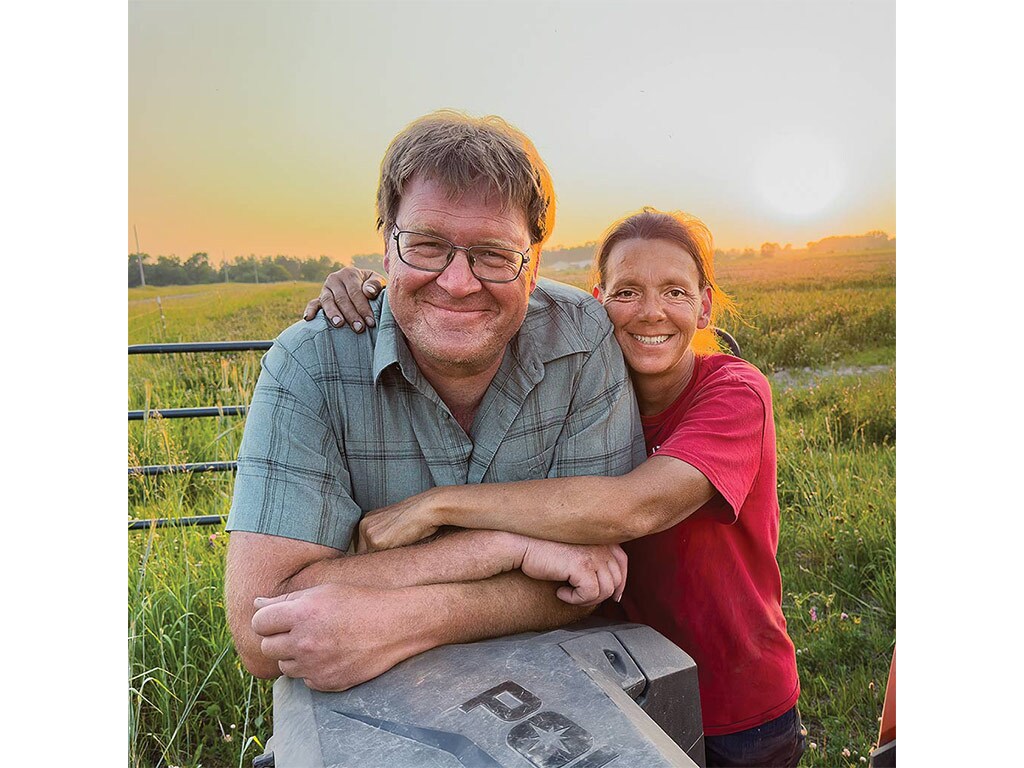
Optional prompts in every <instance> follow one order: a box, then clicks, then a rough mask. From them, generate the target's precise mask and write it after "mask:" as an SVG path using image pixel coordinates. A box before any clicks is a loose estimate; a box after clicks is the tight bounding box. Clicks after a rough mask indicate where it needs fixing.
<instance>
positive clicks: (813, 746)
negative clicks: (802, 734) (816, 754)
mask: <svg viewBox="0 0 1024 768" xmlns="http://www.w3.org/2000/svg"><path fill="white" fill-rule="evenodd" d="M807 746H809V747H810V748H811V749H817V748H818V745H817V744H815V743H814V742H813V741H812V742H811V743H810V744H808V745H807Z"/></svg>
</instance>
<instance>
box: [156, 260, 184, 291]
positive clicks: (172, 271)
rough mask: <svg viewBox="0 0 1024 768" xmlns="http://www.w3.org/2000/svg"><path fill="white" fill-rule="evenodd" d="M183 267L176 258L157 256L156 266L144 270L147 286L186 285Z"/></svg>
mask: <svg viewBox="0 0 1024 768" xmlns="http://www.w3.org/2000/svg"><path fill="white" fill-rule="evenodd" d="M187 283H188V280H187V278H186V275H185V267H183V266H182V264H181V261H180V260H179V259H178V257H177V256H157V257H156V264H153V265H152V266H150V267H149V268H148V269H147V270H146V284H147V285H186V284H187Z"/></svg>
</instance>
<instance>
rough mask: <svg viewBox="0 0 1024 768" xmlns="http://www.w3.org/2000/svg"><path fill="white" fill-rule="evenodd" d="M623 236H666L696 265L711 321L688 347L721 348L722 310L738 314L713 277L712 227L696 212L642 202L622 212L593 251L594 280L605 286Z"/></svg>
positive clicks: (666, 239) (630, 238) (701, 349)
mask: <svg viewBox="0 0 1024 768" xmlns="http://www.w3.org/2000/svg"><path fill="white" fill-rule="evenodd" d="M625 240H665V241H667V242H670V243H673V244H675V245H678V246H679V247H680V248H682V249H683V250H684V251H686V252H687V253H688V254H690V256H692V257H693V261H694V263H695V264H696V265H697V272H698V273H699V274H700V286H699V287H700V289H701V290H702V291H703V290H704V288H705V287H707V286H710V287H711V322H710V323H709V324H708V327H707V328H704V329H701V330H698V331H697V333H696V334H694V337H693V341H692V342H691V345H690V346H691V347H692V348H693V350H694V351H695V352H698V353H707V352H716V351H719V350H720V349H721V345H720V343H719V341H718V337H717V335H716V334H715V332H714V327H715V325H716V324H717V322H718V320H719V319H720V318H721V317H722V315H723V314H725V313H728V314H731V315H734V316H737V317H738V313H737V310H736V304H735V302H734V301H733V300H732V298H731V297H730V296H729V295H728V294H727V293H726V292H725V291H723V290H722V289H721V288H720V287H719V285H718V282H717V281H716V280H715V262H714V255H715V250H714V245H713V241H712V238H711V230H709V229H708V228H707V226H706V225H705V224H704V222H703V221H701V220H700V219H698V218H697V217H696V216H691V215H690V214H688V213H683V212H682V211H659V210H657V209H656V208H651V207H650V206H645V207H644V208H642V209H640V210H639V211H638V212H637V213H632V214H629V215H628V216H624V217H623V218H621V219H619V220H618V221H616V222H614V223H612V225H611V226H610V227H608V229H606V230H605V233H604V235H603V236H602V237H601V241H600V242H599V243H598V244H597V248H596V250H595V251H594V267H595V271H596V275H595V282H596V283H597V285H599V286H601V288H602V289H603V288H604V284H605V276H606V273H607V270H608V256H609V254H611V251H612V248H614V247H615V246H616V245H617V244H618V243H621V242H623V241H625Z"/></svg>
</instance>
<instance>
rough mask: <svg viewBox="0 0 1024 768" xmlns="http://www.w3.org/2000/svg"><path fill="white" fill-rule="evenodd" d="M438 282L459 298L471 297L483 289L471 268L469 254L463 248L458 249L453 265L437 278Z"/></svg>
mask: <svg viewBox="0 0 1024 768" xmlns="http://www.w3.org/2000/svg"><path fill="white" fill-rule="evenodd" d="M436 282H437V284H438V285H439V286H441V287H442V288H444V289H445V290H446V291H447V292H448V293H449V294H451V295H452V296H455V297H457V298H461V297H462V296H469V295H470V294H473V293H476V292H477V291H479V290H480V289H481V288H482V287H483V286H481V284H480V281H479V280H477V279H476V275H474V274H473V270H472V269H470V268H469V254H467V253H466V251H465V250H463V249H462V248H458V249H456V251H455V255H454V256H453V257H452V262H451V264H449V265H448V266H447V268H446V269H445V270H444V272H442V273H441V274H440V275H438V276H437V280H436Z"/></svg>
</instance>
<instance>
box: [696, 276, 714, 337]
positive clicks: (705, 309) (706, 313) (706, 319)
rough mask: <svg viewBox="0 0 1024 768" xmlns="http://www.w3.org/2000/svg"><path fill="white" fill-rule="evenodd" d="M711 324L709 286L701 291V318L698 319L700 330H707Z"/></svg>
mask: <svg viewBox="0 0 1024 768" xmlns="http://www.w3.org/2000/svg"><path fill="white" fill-rule="evenodd" d="M710 322H711V286H710V285H707V286H705V287H704V290H703V291H701V297H700V317H698V318H697V327H698V328H707V327H708V324H709V323H710Z"/></svg>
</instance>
